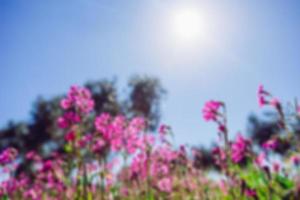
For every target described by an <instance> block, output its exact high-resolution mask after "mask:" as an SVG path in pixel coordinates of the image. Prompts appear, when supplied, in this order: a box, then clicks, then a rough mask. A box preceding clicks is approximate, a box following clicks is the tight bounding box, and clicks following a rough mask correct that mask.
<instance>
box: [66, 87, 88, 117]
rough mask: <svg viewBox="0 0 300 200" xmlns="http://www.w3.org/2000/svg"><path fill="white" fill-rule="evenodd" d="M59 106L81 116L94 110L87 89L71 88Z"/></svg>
mask: <svg viewBox="0 0 300 200" xmlns="http://www.w3.org/2000/svg"><path fill="white" fill-rule="evenodd" d="M60 106H61V108H63V109H64V110H67V109H70V108H74V109H75V110H78V111H79V112H80V113H82V114H87V113H89V112H91V111H92V110H93V109H94V100H93V99H92V96H91V93H90V91H89V90H88V89H86V88H83V87H79V86H72V87H71V88H70V90H69V92H68V95H67V97H66V98H64V99H62V100H61V102H60Z"/></svg>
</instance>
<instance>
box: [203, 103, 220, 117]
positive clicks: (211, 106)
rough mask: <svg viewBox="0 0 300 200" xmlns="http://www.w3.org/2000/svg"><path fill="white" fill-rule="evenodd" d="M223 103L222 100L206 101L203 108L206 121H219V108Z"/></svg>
mask: <svg viewBox="0 0 300 200" xmlns="http://www.w3.org/2000/svg"><path fill="white" fill-rule="evenodd" d="M222 105H223V103H222V102H220V101H214V100H211V101H208V102H206V103H205V105H204V108H203V109H202V113H203V118H204V119H205V120H206V121H217V117H218V115H219V109H220V107H221V106H222Z"/></svg>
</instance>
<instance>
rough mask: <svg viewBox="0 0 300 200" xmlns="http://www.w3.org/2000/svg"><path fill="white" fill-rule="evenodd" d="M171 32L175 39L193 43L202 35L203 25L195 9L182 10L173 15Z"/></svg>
mask: <svg viewBox="0 0 300 200" xmlns="http://www.w3.org/2000/svg"><path fill="white" fill-rule="evenodd" d="M172 20H173V31H174V33H175V35H176V38H177V39H181V40H184V41H188V40H189V41H195V40H196V39H199V38H200V37H201V35H203V33H204V23H203V19H201V15H200V13H199V11H198V10H196V9H192V8H190V9H184V10H179V11H176V12H174V13H173V18H172Z"/></svg>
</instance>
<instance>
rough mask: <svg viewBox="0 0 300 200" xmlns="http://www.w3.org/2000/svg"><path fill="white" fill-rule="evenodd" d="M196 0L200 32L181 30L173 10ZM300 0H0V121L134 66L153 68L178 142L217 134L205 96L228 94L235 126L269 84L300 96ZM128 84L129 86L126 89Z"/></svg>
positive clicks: (121, 75) (203, 140)
mask: <svg viewBox="0 0 300 200" xmlns="http://www.w3.org/2000/svg"><path fill="white" fill-rule="evenodd" d="M182 8H193V9H195V10H197V12H198V13H199V15H200V16H201V23H202V25H203V28H202V29H203V30H202V36H201V38H198V39H197V40H194V41H193V40H191V41H183V40H181V39H180V38H176V36H175V34H174V30H173V29H172V27H171V24H172V23H171V22H172V17H173V15H174V13H175V14H176V12H180V10H181V9H182ZM299 35H300V2H299V1H296V0H295V1H292V0H288V1H279V0H272V1H271V0H270V1H259V0H256V1H254V0H251V1H250V0H245V1H237V0H236V1H235V0H232V1H230V0H226V1H223V0H219V1H217V0H216V1H200V0H199V1H188V0H187V1H177V0H151V1H150V0H149V1H142V0H139V1H137V0H127V1H116V0H105V1H104V0H45V1H40V0H26V1H22V0H19V1H17V0H0V74H1V79H0V125H1V126H3V125H5V124H6V123H7V121H8V120H9V119H13V120H17V121H18V120H28V119H29V117H30V113H29V112H30V109H31V106H32V103H33V101H34V100H35V99H36V97H37V96H38V95H42V96H45V97H51V96H53V95H55V94H61V93H64V92H66V91H67V90H68V88H69V86H70V85H71V84H83V83H85V82H86V81H87V80H98V79H101V78H113V77H117V79H118V86H120V88H122V87H123V88H124V86H125V83H126V81H127V80H128V78H129V77H130V76H131V75H133V74H148V75H153V76H157V77H158V78H160V79H161V81H162V84H163V85H164V86H165V88H166V89H167V90H168V95H167V98H166V99H165V101H164V103H163V107H162V111H163V119H162V120H163V122H165V123H167V124H170V125H171V126H172V127H173V130H174V132H175V135H176V143H177V144H179V143H187V144H192V145H197V144H205V145H209V144H210V143H211V142H212V141H213V140H215V139H217V136H216V134H215V127H214V125H213V124H210V123H209V124H207V123H205V122H204V121H203V119H202V115H201V109H202V106H203V104H204V102H205V101H206V100H209V99H220V100H223V101H225V102H226V103H227V106H228V112H229V125H230V130H231V132H232V134H235V133H236V132H237V131H242V132H244V131H245V127H246V122H247V116H248V115H249V113H251V112H256V113H258V112H259V109H258V106H257V102H256V90H257V86H258V84H259V83H263V84H264V85H265V86H266V87H267V88H268V89H269V90H270V91H272V92H273V93H274V94H275V95H276V96H278V97H280V98H281V99H282V100H283V101H288V100H292V99H293V98H294V97H300V90H299V88H298V86H299V85H300V78H299V75H300V59H299V58H300V54H299V52H300V39H299ZM120 91H121V92H124V91H123V90H120Z"/></svg>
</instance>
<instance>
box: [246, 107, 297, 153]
mask: <svg viewBox="0 0 300 200" xmlns="http://www.w3.org/2000/svg"><path fill="white" fill-rule="evenodd" d="M290 115H291V114H290V113H289V112H288V111H287V112H286V117H287V118H289V119H290V120H289V123H288V124H286V126H287V129H285V128H284V127H282V126H281V125H280V124H281V123H280V119H279V116H278V114H277V113H275V112H265V113H263V116H261V117H259V116H257V115H254V114H251V115H250V116H249V118H248V134H249V136H250V137H251V139H252V141H253V142H254V144H255V145H257V146H258V147H260V148H261V147H262V145H263V144H264V143H265V142H266V141H268V140H270V139H271V138H273V137H277V138H280V139H279V140H278V145H277V147H276V148H275V149H274V151H275V153H277V154H279V155H283V154H286V153H288V150H290V149H293V148H294V147H293V144H292V143H293V141H288V140H287V139H282V138H281V137H280V135H282V134H293V135H294V136H296V138H297V139H300V118H299V117H296V118H294V117H290ZM291 119H294V120H291Z"/></svg>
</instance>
